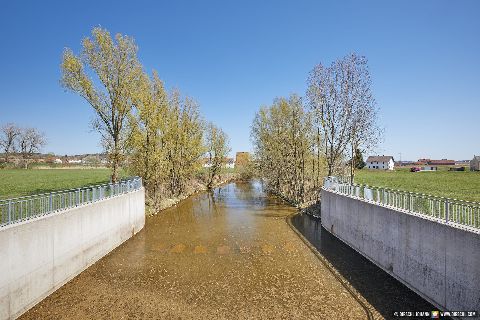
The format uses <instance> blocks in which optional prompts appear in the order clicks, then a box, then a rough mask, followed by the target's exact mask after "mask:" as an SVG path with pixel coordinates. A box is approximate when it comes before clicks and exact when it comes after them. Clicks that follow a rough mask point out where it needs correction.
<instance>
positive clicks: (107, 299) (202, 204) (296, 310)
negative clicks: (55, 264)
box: [22, 181, 432, 319]
mask: <svg viewBox="0 0 480 320" xmlns="http://www.w3.org/2000/svg"><path fill="white" fill-rule="evenodd" d="M295 211H296V210H295V209H294V208H292V207H290V206H288V205H287V204H285V203H284V202H283V201H282V200H280V199H278V198H276V197H273V196H269V195H268V194H266V193H265V192H264V190H263V188H262V185H261V183H259V182H256V181H254V182H250V183H240V182H237V183H230V184H227V185H224V186H221V187H219V188H217V189H215V190H214V191H213V192H210V193H208V192H205V193H200V194H197V195H195V196H192V197H190V198H188V199H186V200H184V201H182V202H181V203H180V204H178V205H177V206H175V207H172V208H169V209H167V210H164V211H162V212H160V213H159V214H158V215H155V216H151V217H147V219H146V224H145V228H144V230H142V231H141V232H139V233H138V234H137V235H136V236H134V237H133V238H131V239H130V240H128V241H127V242H125V243H124V244H122V245H121V246H120V247H118V248H117V249H115V250H113V251H112V252H111V253H110V254H108V255H107V256H105V257H104V258H102V259H101V260H99V261H98V262H97V263H95V264H94V265H93V266H91V267H89V268H88V269H87V270H85V271H84V272H82V273H81V274H80V275H78V276H77V277H76V278H74V279H73V280H72V281H70V282H69V283H67V284H66V285H64V286H63V287H61V288H60V289H58V290H57V291H55V292H54V293H53V294H51V295H50V296H49V297H47V298H46V299H45V300H43V301H42V302H40V303H39V304H38V305H36V306H35V307H34V308H32V309H31V310H29V311H28V312H27V313H26V314H24V315H23V316H22V319H40V318H41V319H121V318H123V319H280V318H283V319H366V318H384V317H385V318H390V317H391V315H392V310H395V308H399V309H408V310H410V309H412V308H413V309H412V310H418V309H421V310H424V309H425V308H427V309H425V311H427V310H428V311H429V310H431V309H432V307H431V306H430V305H429V304H428V303H426V302H425V301H423V300H422V299H420V298H419V297H418V296H417V295H415V294H414V293H413V292H411V291H410V290H408V289H407V288H406V287H404V286H403V285H401V284H400V283H398V282H397V281H396V280H394V279H393V278H391V277H390V276H388V274H386V273H384V272H383V271H381V270H379V269H378V268H377V267H376V266H374V265H373V264H371V263H370V262H368V261H367V260H366V259H364V258H363V257H361V256H360V255H358V254H357V253H355V252H354V251H353V250H351V249H349V248H348V247H346V246H345V245H343V243H341V242H339V241H338V240H336V239H335V238H334V237H332V236H331V235H330V234H329V233H328V232H326V231H324V230H322V228H321V225H320V224H319V221H318V220H317V219H315V218H311V217H309V216H306V215H296V216H295V217H294V218H293V219H292V222H293V224H294V225H295V226H297V228H298V229H299V230H300V231H301V232H302V233H303V234H304V235H305V237H306V238H308V239H309V240H310V241H311V243H312V244H313V245H314V246H315V247H317V248H318V250H319V252H320V253H321V255H322V257H323V258H319V256H318V255H317V254H315V253H314V251H312V250H310V249H309V247H307V245H306V244H305V243H304V242H303V241H302V240H301V238H299V237H298V236H297V234H296V233H295V231H294V230H293V229H292V228H291V226H289V224H287V222H286V217H288V216H290V215H292V214H293V213H295ZM322 259H323V260H322ZM325 261H328V262H327V263H325ZM332 267H333V268H335V270H336V271H334V272H332ZM345 279H347V280H348V283H347V284H345Z"/></svg>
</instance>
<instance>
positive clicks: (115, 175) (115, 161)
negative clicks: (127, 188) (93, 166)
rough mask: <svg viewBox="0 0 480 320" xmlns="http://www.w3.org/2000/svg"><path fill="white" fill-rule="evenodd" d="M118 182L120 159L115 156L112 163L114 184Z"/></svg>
mask: <svg viewBox="0 0 480 320" xmlns="http://www.w3.org/2000/svg"><path fill="white" fill-rule="evenodd" d="M117 180H118V158H117V156H116V155H115V156H114V159H113V163H112V183H116V182H117Z"/></svg>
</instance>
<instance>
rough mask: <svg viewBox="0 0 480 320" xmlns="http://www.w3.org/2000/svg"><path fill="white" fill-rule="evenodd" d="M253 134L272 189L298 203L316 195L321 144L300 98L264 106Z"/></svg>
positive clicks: (283, 99)
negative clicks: (316, 139) (317, 153)
mask: <svg viewBox="0 0 480 320" xmlns="http://www.w3.org/2000/svg"><path fill="white" fill-rule="evenodd" d="M251 137H252V141H253V145H254V149H255V158H256V160H257V163H258V166H259V173H260V175H261V176H262V178H263V179H264V180H265V181H266V182H267V185H268V187H269V188H270V189H272V190H273V191H274V192H276V193H280V194H281V195H283V196H284V197H286V198H288V199H289V200H291V201H293V202H295V203H297V204H301V203H304V202H306V201H309V200H313V199H315V198H316V190H315V187H316V184H315V178H316V175H317V174H316V171H318V170H319V165H318V163H317V164H316V163H315V161H316V159H317V156H316V153H315V152H316V150H318V147H316V145H315V139H314V138H315V137H314V135H313V134H312V125H311V120H310V115H309V114H308V113H307V112H305V110H304V108H303V104H302V100H301V98H300V97H298V96H297V95H292V96H290V97H289V98H288V99H286V98H279V99H276V100H275V101H274V102H273V104H272V105H271V106H267V107H262V108H261V109H260V111H259V112H258V113H257V114H256V115H255V118H254V121H253V124H252V128H251Z"/></svg>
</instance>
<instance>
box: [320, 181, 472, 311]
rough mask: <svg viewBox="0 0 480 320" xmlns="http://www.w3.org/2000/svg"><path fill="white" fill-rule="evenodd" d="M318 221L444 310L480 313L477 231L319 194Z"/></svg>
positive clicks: (341, 197)
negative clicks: (319, 211) (319, 210)
mask: <svg viewBox="0 0 480 320" xmlns="http://www.w3.org/2000/svg"><path fill="white" fill-rule="evenodd" d="M321 220H322V225H323V227H324V228H325V229H327V230H328V231H330V232H331V233H332V234H333V235H335V236H336V237H337V238H339V239H340V240H342V241H344V242H345V243H347V244H348V245H349V246H350V247H352V248H353V249H355V250H357V251H358V252H359V253H361V254H362V255H364V256H365V257H367V258H368V259H370V260H371V261H372V262H374V263H375V264H376V265H378V266H379V267H381V268H382V269H383V270H385V271H386V272H388V273H390V274H391V275H393V276H394V277H395V278H397V279H398V280H400V281H401V282H403V283H404V284H405V285H407V286H408V287H410V288H411V289H412V290H414V291H415V292H417V293H418V294H419V295H421V296H423V297H424V298H425V299H427V300H429V301H430V302H432V303H433V304H435V305H436V306H438V307H439V308H441V309H443V310H456V311H458V310H480V282H479V281H478V279H480V231H478V230H470V229H463V228H460V227H455V226H452V225H449V224H445V223H442V222H441V221H437V220H433V219H429V218H427V217H424V216H420V215H414V214H410V213H407V212H404V211H400V210H397V209H393V208H388V207H384V206H379V205H376V204H373V203H370V202H367V201H363V200H360V199H356V198H352V197H347V196H344V195H341V194H338V193H335V192H331V191H326V190H322V204H321Z"/></svg>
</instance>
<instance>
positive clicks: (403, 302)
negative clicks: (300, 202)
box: [292, 213, 437, 319]
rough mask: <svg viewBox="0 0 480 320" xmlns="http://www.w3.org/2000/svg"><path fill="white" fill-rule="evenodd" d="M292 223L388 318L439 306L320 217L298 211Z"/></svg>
mask: <svg viewBox="0 0 480 320" xmlns="http://www.w3.org/2000/svg"><path fill="white" fill-rule="evenodd" d="M292 224H293V225H294V226H295V228H297V230H298V231H300V232H301V233H302V234H303V236H304V237H305V238H306V239H307V240H308V241H309V242H310V243H311V244H312V245H313V246H315V248H316V249H317V250H318V252H320V254H322V255H323V256H324V257H325V258H326V259H327V260H328V261H329V262H330V263H331V264H332V265H333V266H334V267H335V269H337V270H338V272H339V273H340V274H341V275H342V276H343V277H344V278H345V279H347V280H348V282H349V283H350V284H351V285H352V286H353V287H354V288H355V289H356V290H357V291H358V292H359V293H360V294H361V295H362V296H363V297H364V298H365V299H366V300H367V301H368V302H369V303H370V304H371V305H372V306H373V307H375V309H377V311H378V312H379V313H380V314H381V315H382V316H383V317H385V318H386V319H395V318H394V317H393V312H394V311H432V310H437V308H436V307H435V306H433V305H432V304H430V303H429V302H427V301H426V300H424V299H423V298H422V297H420V296H419V295H417V294H416V293H415V292H413V291H412V290H410V289H409V288H407V287H406V286H405V285H403V284H402V283H400V282H399V281H398V280H396V279H395V278H393V277H392V276H390V275H389V274H388V273H386V272H385V271H383V270H382V269H380V268H379V267H377V266H376V265H375V264H373V263H372V262H370V261H369V260H368V259H366V258H365V257H363V256H362V255H360V254H359V253H358V252H356V251H355V250H353V249H352V248H350V247H349V246H347V245H346V244H345V243H343V242H342V241H340V240H338V239H337V238H336V237H334V236H333V235H332V234H331V233H329V232H328V231H327V230H325V229H324V228H323V227H322V225H321V223H320V218H315V217H312V216H310V215H307V214H305V213H302V214H297V215H296V216H294V217H293V218H292Z"/></svg>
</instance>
